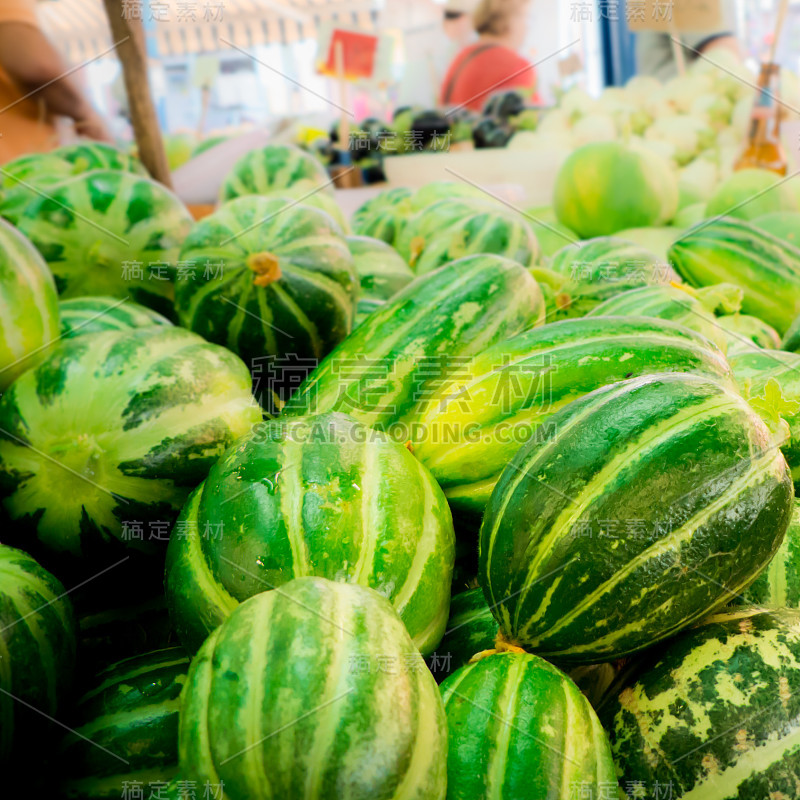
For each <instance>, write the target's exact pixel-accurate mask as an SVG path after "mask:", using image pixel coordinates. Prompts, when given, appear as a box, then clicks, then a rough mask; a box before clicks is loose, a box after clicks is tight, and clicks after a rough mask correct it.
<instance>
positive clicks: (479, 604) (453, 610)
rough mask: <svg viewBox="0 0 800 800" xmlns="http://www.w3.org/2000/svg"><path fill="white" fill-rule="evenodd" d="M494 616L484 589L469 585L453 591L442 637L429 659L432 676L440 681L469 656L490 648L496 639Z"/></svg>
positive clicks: (459, 666) (465, 662)
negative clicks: (433, 654) (471, 587)
mask: <svg viewBox="0 0 800 800" xmlns="http://www.w3.org/2000/svg"><path fill="white" fill-rule="evenodd" d="M497 631H498V628H497V620H496V619H495V618H494V617H493V616H492V612H491V610H490V609H489V606H488V605H487V604H486V598H485V597H484V596H483V590H482V589H481V588H480V587H478V588H477V589H468V590H467V591H466V592H461V593H460V594H455V595H453V598H452V600H451V601H450V617H449V618H448V620H447V630H446V631H445V634H444V638H443V639H442V641H441V642H440V643H439V646H438V647H437V648H436V655H435V657H434V659H431V661H430V667H431V672H433V677H434V678H436V680H437V681H439V682H440V683H441V682H442V681H443V680H444V679H445V678H447V677H449V676H450V675H452V674H453V673H454V672H455V671H456V670H458V669H461V667H464V666H466V665H467V664H468V663H469V661H470V659H471V658H472V657H473V656H475V655H477V654H478V653H482V652H484V651H485V650H491V649H492V648H493V647H494V645H495V640H496V639H497Z"/></svg>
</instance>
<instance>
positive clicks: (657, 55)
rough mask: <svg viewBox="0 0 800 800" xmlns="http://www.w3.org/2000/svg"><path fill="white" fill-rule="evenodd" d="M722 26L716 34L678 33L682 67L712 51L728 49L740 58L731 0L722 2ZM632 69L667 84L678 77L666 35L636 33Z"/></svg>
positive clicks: (670, 37) (733, 4) (669, 39)
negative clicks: (634, 62) (681, 47)
mask: <svg viewBox="0 0 800 800" xmlns="http://www.w3.org/2000/svg"><path fill="white" fill-rule="evenodd" d="M722 16H723V27H722V29H721V30H719V31H714V32H711V33H702V34H691V33H682V34H680V35H679V38H680V41H681V44H682V45H683V52H684V56H685V58H686V66H687V67H688V66H689V65H691V64H693V63H694V62H695V61H697V60H698V59H699V58H701V57H702V56H703V55H706V54H708V53H710V52H711V51H712V50H716V49H726V50H731V51H733V52H734V53H736V55H738V56H741V52H740V48H739V42H738V40H737V39H736V33H735V31H736V4H735V2H734V0H723V3H722ZM636 68H637V72H638V74H640V75H651V76H652V77H654V78H658V79H659V80H662V81H668V80H669V79H670V78H674V77H675V76H676V75H677V74H678V64H677V62H676V61H675V48H674V47H673V43H672V36H671V35H670V34H669V33H658V32H656V31H642V32H641V33H637V34H636Z"/></svg>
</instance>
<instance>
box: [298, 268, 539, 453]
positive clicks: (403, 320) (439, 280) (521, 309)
mask: <svg viewBox="0 0 800 800" xmlns="http://www.w3.org/2000/svg"><path fill="white" fill-rule="evenodd" d="M544 313H545V312H544V299H543V297H542V293H541V290H540V289H539V286H538V285H537V283H536V281H535V280H534V279H533V278H532V277H531V275H530V274H529V273H528V272H527V271H526V270H525V269H524V268H523V267H521V266H520V265H519V264H517V263H515V262H513V261H510V260H508V259H505V258H501V257H500V256H492V255H487V256H473V257H471V258H464V259H460V260H459V261H454V262H453V263H452V264H448V265H447V266H445V267H443V268H442V269H439V270H436V271H435V272H432V273H431V274H430V275H425V276H423V277H421V278H420V279H419V280H416V281H414V282H413V283H412V284H410V285H409V286H407V287H406V288H405V289H403V290H402V291H401V292H399V293H398V294H397V295H395V296H394V297H393V298H392V299H391V300H390V301H388V302H387V303H385V304H384V305H383V306H382V307H381V308H379V309H378V310H377V311H376V312H375V313H374V314H372V315H371V316H370V317H369V319H367V320H366V321H365V322H364V323H363V324H362V325H361V326H360V327H359V328H358V329H357V330H356V331H354V332H353V334H352V335H351V336H349V337H348V338H347V339H346V340H345V341H344V342H343V343H342V344H341V345H340V346H339V347H338V348H337V349H336V350H334V351H333V353H331V354H330V355H329V356H328V358H326V359H325V361H323V362H322V363H321V364H320V365H319V367H318V369H317V370H316V371H315V372H314V373H313V375H311V377H310V378H309V379H308V380H307V381H305V383H304V384H303V385H302V386H301V387H300V389H299V390H298V392H297V394H295V396H294V397H293V398H292V399H291V400H290V401H289V403H288V404H287V406H286V413H288V414H291V415H301V414H311V413H326V412H329V411H341V412H344V413H347V414H350V415H352V416H353V417H355V418H356V419H357V420H359V421H360V422H363V423H364V424H365V425H369V426H370V427H375V428H379V429H381V430H389V429H391V428H394V429H395V431H394V433H395V434H397V435H399V434H401V433H402V434H403V438H402V441H407V440H408V439H409V438H411V437H410V432H409V431H408V430H407V429H406V425H407V423H408V422H409V421H410V420H411V419H413V418H414V415H415V414H416V413H418V410H419V408H420V407H421V406H422V405H423V403H424V402H425V400H426V399H427V398H430V397H431V396H432V395H433V393H434V392H435V390H436V387H437V386H438V385H439V384H440V383H441V382H442V381H444V380H445V379H446V378H447V377H448V375H452V374H453V373H454V372H456V371H457V370H459V369H461V370H463V367H464V363H465V362H466V361H467V360H468V359H469V358H470V357H471V356H473V355H476V354H478V353H480V352H482V351H483V350H485V349H487V348H489V347H491V346H492V345H494V344H496V343H498V342H502V341H504V340H505V339H509V338H510V337H512V336H515V335H516V334H518V333H521V332H522V331H524V330H527V329H528V328H533V327H536V326H537V325H541V324H542V323H543V321H544Z"/></svg>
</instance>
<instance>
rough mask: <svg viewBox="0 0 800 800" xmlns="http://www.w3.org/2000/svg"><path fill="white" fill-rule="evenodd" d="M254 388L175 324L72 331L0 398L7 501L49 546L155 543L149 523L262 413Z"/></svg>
mask: <svg viewBox="0 0 800 800" xmlns="http://www.w3.org/2000/svg"><path fill="white" fill-rule="evenodd" d="M250 388H251V383H250V376H249V374H248V372H247V369H246V368H245V366H244V364H242V362H241V361H240V360H239V359H238V358H236V356H234V355H233V354H232V353H230V352H228V351H227V350H225V349H223V348H221V347H217V346H215V345H210V344H208V343H207V342H205V341H203V340H202V339H201V338H200V337H199V336H196V335H195V334H193V333H189V331H185V330H183V329H181V328H167V327H153V328H143V329H141V330H137V331H131V332H122V333H95V334H91V335H87V336H79V337H77V338H75V339H70V340H68V341H67V342H66V343H64V344H63V345H62V346H61V347H60V348H59V349H57V350H55V351H54V352H53V354H52V355H51V356H50V357H49V358H48V359H47V360H46V361H44V362H43V363H42V364H41V365H40V366H38V367H37V368H36V369H33V370H30V371H28V372H26V373H25V374H24V375H22V376H21V377H20V378H19V379H17V380H16V381H15V382H14V384H13V385H12V387H11V389H10V390H9V391H8V392H7V393H6V394H5V395H3V397H2V399H0V496H2V498H3V505H4V506H5V509H6V511H7V513H8V514H9V516H10V517H11V518H12V519H13V520H15V521H16V522H17V523H18V524H19V525H21V526H24V527H25V528H26V529H30V535H31V536H35V537H36V538H37V539H38V540H39V541H40V543H41V544H42V545H43V546H44V547H46V548H47V549H48V550H50V551H54V552H57V553H71V554H74V555H84V556H87V557H88V556H91V555H99V554H100V553H101V552H102V550H103V549H104V548H103V546H104V545H106V544H108V543H110V542H115V541H116V542H118V541H119V540H121V539H124V540H126V543H127V544H129V545H131V546H133V547H135V548H139V549H145V550H152V549H153V548H154V546H156V545H157V542H154V541H150V540H149V532H148V531H149V528H148V525H149V523H151V522H156V521H160V520H166V521H168V522H169V521H172V520H174V519H175V517H176V516H177V512H178V510H179V509H180V508H181V506H182V505H183V503H184V501H185V500H186V498H187V497H188V495H189V492H190V491H191V490H192V489H193V488H194V487H195V486H197V485H198V484H199V483H200V482H201V481H202V480H203V479H204V478H205V477H206V475H207V473H208V470H209V468H210V467H211V465H212V464H213V463H214V462H215V461H216V460H217V458H218V457H219V456H220V454H221V453H222V452H223V451H224V450H225V449H226V447H227V446H228V445H229V444H230V443H231V442H232V441H233V440H234V439H236V438H238V437H239V436H241V435H242V434H244V433H245V432H247V431H248V430H250V428H251V427H252V426H253V424H255V423H256V422H258V421H260V419H261V412H260V409H259V408H258V407H257V405H256V403H255V401H254V399H253V397H252V395H251V393H250ZM125 523H128V525H127V527H126V525H125ZM133 523H141V524H142V525H143V526H144V536H143V539H139V538H138V536H136V535H135V531H134V530H133V529H132V527H131V526H132V525H133Z"/></svg>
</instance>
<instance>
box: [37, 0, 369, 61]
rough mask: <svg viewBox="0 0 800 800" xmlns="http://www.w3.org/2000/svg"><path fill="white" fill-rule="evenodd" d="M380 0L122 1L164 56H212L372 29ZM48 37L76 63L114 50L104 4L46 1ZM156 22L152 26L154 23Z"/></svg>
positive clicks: (98, 1) (85, 0) (43, 18)
mask: <svg viewBox="0 0 800 800" xmlns="http://www.w3.org/2000/svg"><path fill="white" fill-rule="evenodd" d="M379 5H380V4H379V2H378V1H377V0H119V6H120V13H125V14H139V15H140V16H141V17H142V19H143V20H146V21H147V23H148V26H150V27H152V30H153V31H154V33H155V39H156V44H157V47H158V53H159V55H160V56H180V55H184V54H186V53H203V52H207V53H213V52H218V51H225V50H227V49H230V47H231V45H233V46H235V47H242V48H247V47H253V46H255V45H260V44H272V43H284V44H288V43H291V42H294V41H298V40H300V39H306V38H312V37H314V36H315V35H316V30H317V27H318V26H319V25H320V24H321V23H323V22H329V21H334V22H336V23H337V24H340V25H344V26H347V27H351V26H355V27H358V28H362V29H367V30H371V29H374V27H375V21H376V18H377V14H378V7H379ZM39 16H40V18H41V21H42V27H43V28H44V30H45V32H46V33H47V34H48V35H49V36H50V37H51V38H52V39H53V41H54V42H55V43H57V44H58V46H59V47H60V48H61V49H62V50H64V51H65V53H66V56H67V58H68V59H69V60H70V61H71V62H73V63H81V62H84V61H87V60H89V59H92V58H96V57H97V56H99V55H101V54H102V53H105V52H107V51H110V50H112V49H113V44H114V43H113V42H112V41H111V33H110V31H109V28H108V20H107V18H106V15H105V5H104V3H103V2H102V0H41V2H40V3H39ZM151 20H152V24H150V21H151Z"/></svg>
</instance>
